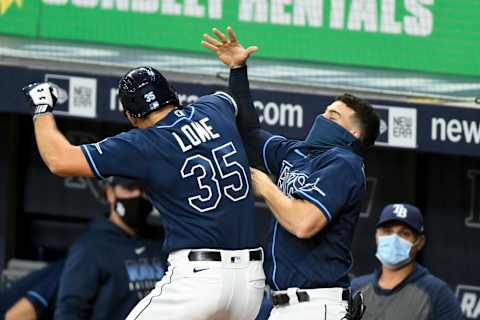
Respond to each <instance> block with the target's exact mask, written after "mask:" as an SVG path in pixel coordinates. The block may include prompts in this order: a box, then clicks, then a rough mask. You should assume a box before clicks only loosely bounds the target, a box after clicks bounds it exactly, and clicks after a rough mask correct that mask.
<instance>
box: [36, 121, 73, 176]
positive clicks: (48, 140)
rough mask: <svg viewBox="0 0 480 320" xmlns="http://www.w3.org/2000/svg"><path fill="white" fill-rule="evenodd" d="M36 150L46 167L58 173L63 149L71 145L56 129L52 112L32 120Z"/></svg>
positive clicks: (63, 152)
mask: <svg viewBox="0 0 480 320" xmlns="http://www.w3.org/2000/svg"><path fill="white" fill-rule="evenodd" d="M33 122H34V127H35V138H36V140H37V146H38V150H39V152H40V156H41V157H42V159H43V161H44V162H45V164H46V165H47V167H48V169H49V170H50V171H51V172H52V173H54V174H58V173H59V172H61V166H62V162H63V161H64V159H63V158H64V156H63V155H64V154H65V151H66V150H67V149H68V148H70V147H72V145H71V144H70V142H68V140H67V139H66V138H65V136H64V135H63V134H62V133H61V132H60V131H59V130H58V129H57V125H56V122H55V119H54V117H53V115H52V114H45V115H41V116H37V117H35V118H34V120H33Z"/></svg>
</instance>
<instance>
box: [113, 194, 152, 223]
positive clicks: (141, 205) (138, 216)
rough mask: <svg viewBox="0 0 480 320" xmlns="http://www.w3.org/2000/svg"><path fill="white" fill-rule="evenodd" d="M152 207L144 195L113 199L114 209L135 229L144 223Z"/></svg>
mask: <svg viewBox="0 0 480 320" xmlns="http://www.w3.org/2000/svg"><path fill="white" fill-rule="evenodd" d="M152 209H153V206H152V204H151V203H150V201H148V200H147V199H145V198H144V197H136V198H129V199H122V198H117V200H116V201H115V211H116V212H117V213H118V215H119V216H120V218H122V220H123V221H124V222H125V223H126V224H128V225H129V226H130V227H132V228H135V229H137V228H140V227H142V226H144V225H145V223H146V221H147V217H148V215H149V214H150V212H152Z"/></svg>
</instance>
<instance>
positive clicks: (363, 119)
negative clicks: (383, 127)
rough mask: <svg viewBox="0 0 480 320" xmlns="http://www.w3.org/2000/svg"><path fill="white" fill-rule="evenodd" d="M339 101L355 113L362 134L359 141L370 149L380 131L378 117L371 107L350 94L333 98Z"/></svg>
mask: <svg viewBox="0 0 480 320" xmlns="http://www.w3.org/2000/svg"><path fill="white" fill-rule="evenodd" d="M335 101H341V102H343V103H345V104H346V105H347V107H349V108H350V109H352V110H353V111H354V112H355V117H356V118H357V120H358V122H359V123H360V129H361V130H362V134H361V137H360V141H361V142H362V144H363V145H364V146H365V147H367V148H368V147H371V146H372V145H373V144H374V143H375V139H377V137H378V134H379V131H380V117H379V116H378V113H377V112H376V111H375V109H373V107H372V105H371V104H370V103H368V102H367V101H365V100H362V99H360V98H358V97H355V96H354V95H352V94H348V93H344V94H342V95H341V96H338V97H336V98H335Z"/></svg>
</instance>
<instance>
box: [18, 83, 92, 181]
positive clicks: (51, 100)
mask: <svg viewBox="0 0 480 320" xmlns="http://www.w3.org/2000/svg"><path fill="white" fill-rule="evenodd" d="M23 91H24V93H25V95H26V96H27V98H28V100H29V102H30V104H31V105H32V106H33V107H34V112H33V125H34V128H35V139H36V140H37V146H38V150H39V151H40V156H41V157H42V159H43V161H44V162H45V164H46V165H47V167H48V169H49V170H50V171H51V172H52V173H53V174H56V175H59V176H85V177H92V176H93V172H92V170H91V169H90V166H89V165H88V162H87V160H86V159H85V156H84V155H83V153H82V151H81V150H80V147H78V146H73V145H71V144H70V142H68V140H67V139H66V138H65V136H64V135H63V134H62V133H61V132H60V131H59V130H58V129H57V125H56V123H55V119H54V117H53V114H52V111H53V108H54V106H55V103H56V101H57V92H56V89H55V88H54V87H53V86H52V85H51V84H50V83H33V84H30V85H28V86H26V87H25V88H23Z"/></svg>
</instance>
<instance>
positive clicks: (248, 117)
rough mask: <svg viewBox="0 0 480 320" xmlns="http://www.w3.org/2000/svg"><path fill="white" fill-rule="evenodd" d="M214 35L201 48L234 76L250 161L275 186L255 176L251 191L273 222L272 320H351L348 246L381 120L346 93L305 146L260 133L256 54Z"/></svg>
mask: <svg viewBox="0 0 480 320" xmlns="http://www.w3.org/2000/svg"><path fill="white" fill-rule="evenodd" d="M214 33H215V35H216V36H217V39H214V38H212V37H210V36H209V35H204V39H205V41H203V42H202V44H203V45H204V46H205V47H207V48H209V49H210V50H212V51H213V52H215V53H216V54H217V55H218V57H219V59H220V60H221V61H223V62H224V63H225V64H227V65H228V66H229V67H230V69H231V71H230V80H229V87H230V90H231V92H232V94H233V96H234V97H235V98H236V100H237V103H238V106H239V117H238V121H239V125H238V127H239V130H240V132H241V134H242V137H243V140H244V142H245V144H246V145H247V147H248V148H249V149H250V150H252V156H251V161H252V163H253V164H255V163H256V162H260V164H261V165H262V166H263V167H264V168H265V169H266V171H267V172H268V173H269V174H271V175H273V176H274V177H275V179H276V182H277V185H275V184H274V183H272V181H271V180H270V178H269V177H268V176H267V175H266V174H265V173H263V172H261V171H259V170H255V169H252V181H253V184H254V188H255V192H256V194H257V195H258V196H260V197H262V198H263V199H265V202H266V204H267V205H268V207H269V208H270V209H271V211H272V213H273V216H274V217H273V219H272V227H271V235H270V243H269V245H268V247H267V248H266V250H265V251H266V254H267V257H266V267H265V271H266V273H267V278H268V282H269V285H270V286H271V288H272V289H273V290H274V292H273V295H272V302H273V305H274V308H273V310H272V313H271V316H270V319H317V320H318V319H325V320H327V319H328V320H339V319H342V318H343V317H346V316H348V317H350V318H353V316H352V314H351V312H350V313H349V314H347V312H346V309H347V306H348V301H349V300H350V294H349V289H348V288H349V286H350V281H349V277H348V272H349V271H350V269H351V267H352V257H351V252H350V246H351V242H352V238H353V232H354V228H355V225H356V223H357V220H358V217H359V214H360V199H361V196H362V193H363V191H364V189H365V174H364V171H363V160H362V151H363V150H364V149H365V148H367V147H369V146H371V145H373V143H374V141H375V139H376V137H377V135H378V131H379V117H378V115H377V114H376V112H375V111H374V109H373V108H372V106H370V105H369V104H368V103H366V102H365V101H362V100H360V99H358V98H356V97H354V96H352V95H347V94H345V95H343V96H340V97H339V98H337V99H335V101H334V102H333V103H332V104H330V105H329V106H327V108H326V110H325V112H324V113H323V114H321V115H319V116H318V117H317V118H316V119H315V122H314V124H313V126H312V128H311V129H310V132H309V133H308V136H307V137H306V139H305V140H303V141H298V140H291V139H286V138H284V137H281V136H274V135H272V134H270V133H269V132H267V131H265V130H262V129H260V126H259V122H258V119H257V115H256V112H255V108H254V105H253V103H252V99H251V95H250V91H249V86H248V78H247V69H246V66H245V62H246V60H247V59H248V57H249V55H250V54H251V53H252V52H255V49H256V48H255V47H250V49H244V48H243V47H242V46H241V45H240V44H239V43H238V41H237V39H236V36H235V34H234V33H233V31H232V30H231V28H229V29H228V33H229V38H227V37H226V36H225V35H224V34H223V33H221V32H220V31H219V30H217V29H214ZM252 48H253V49H252Z"/></svg>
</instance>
